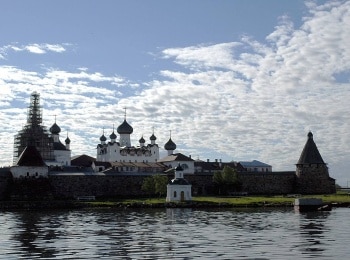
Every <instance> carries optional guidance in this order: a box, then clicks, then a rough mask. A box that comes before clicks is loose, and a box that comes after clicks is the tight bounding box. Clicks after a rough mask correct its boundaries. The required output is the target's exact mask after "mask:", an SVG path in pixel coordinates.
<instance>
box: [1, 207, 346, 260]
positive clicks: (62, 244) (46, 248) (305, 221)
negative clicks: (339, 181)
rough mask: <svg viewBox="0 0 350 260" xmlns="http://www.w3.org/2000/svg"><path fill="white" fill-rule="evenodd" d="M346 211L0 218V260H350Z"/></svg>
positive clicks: (105, 212)
mask: <svg viewBox="0 0 350 260" xmlns="http://www.w3.org/2000/svg"><path fill="white" fill-rule="evenodd" d="M349 214H350V209H349V208H336V209H333V210H332V211H331V212H316V213H308V214H306V213H303V214H300V213H296V212H294V211H293V209H291V208H288V209H268V210H266V209H241V210H238V209H230V210H228V209H220V210H210V209H209V210H208V209H207V210H202V209H201V210H193V209H138V210H134V209H128V210H122V209H120V210H117V209H91V210H67V211H49V212H42V211H39V212H24V211H23V212H0V237H1V241H0V259H52V258H58V259H97V258H98V259H196V258H197V259H307V258H314V259H316V258H317V259H320V258H323V259H349V255H350V232H349Z"/></svg>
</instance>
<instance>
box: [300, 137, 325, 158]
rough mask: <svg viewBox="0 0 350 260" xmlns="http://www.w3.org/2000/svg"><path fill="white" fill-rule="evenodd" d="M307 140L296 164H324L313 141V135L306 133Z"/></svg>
mask: <svg viewBox="0 0 350 260" xmlns="http://www.w3.org/2000/svg"><path fill="white" fill-rule="evenodd" d="M307 136H308V139H307V141H306V144H305V146H304V149H303V151H302V153H301V155H300V158H299V161H298V163H297V164H325V163H324V161H323V159H322V156H321V154H320V152H319V151H318V149H317V146H316V144H315V142H314V139H313V134H312V133H311V132H309V133H308V135H307Z"/></svg>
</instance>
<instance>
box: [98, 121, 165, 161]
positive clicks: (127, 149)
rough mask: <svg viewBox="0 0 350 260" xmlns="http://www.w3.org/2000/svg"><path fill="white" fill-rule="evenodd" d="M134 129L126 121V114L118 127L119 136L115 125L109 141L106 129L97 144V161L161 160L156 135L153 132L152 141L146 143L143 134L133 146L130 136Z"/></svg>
mask: <svg viewBox="0 0 350 260" xmlns="http://www.w3.org/2000/svg"><path fill="white" fill-rule="evenodd" d="M133 131H134V129H133V128H132V126H131V125H130V124H129V123H128V122H127V121H126V116H125V118H124V121H123V123H122V124H121V125H119V126H118V128H117V133H118V134H119V139H118V136H117V135H116V134H115V132H114V127H113V131H112V133H111V135H110V136H109V138H110V140H109V141H107V138H106V136H105V135H104V131H103V134H102V136H101V137H100V143H99V144H98V145H97V155H96V161H100V162H146V163H148V162H157V161H158V160H159V147H158V144H156V140H157V138H156V136H155V135H154V133H152V135H151V137H150V138H149V139H150V143H148V144H146V140H145V139H144V138H143V136H142V137H141V138H140V140H139V144H138V145H136V146H133V145H132V144H131V141H130V136H131V134H132V133H133Z"/></svg>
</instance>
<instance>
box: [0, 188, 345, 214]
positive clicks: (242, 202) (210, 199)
mask: <svg viewBox="0 0 350 260" xmlns="http://www.w3.org/2000/svg"><path fill="white" fill-rule="evenodd" d="M295 197H298V198H320V199H322V200H323V202H324V203H325V204H332V206H333V207H350V195H349V194H348V193H342V192H338V193H337V194H330V195H307V196H242V197H228V196H226V197H224V196H221V197H215V196H202V197H193V199H192V201H188V202H179V203H175V202H166V201H165V198H164V197H162V198H137V199H110V200H108V199H104V200H95V201H76V200H35V201H0V210H48V209H81V208H123V209H125V208H259V207H292V206H293V202H294V200H295Z"/></svg>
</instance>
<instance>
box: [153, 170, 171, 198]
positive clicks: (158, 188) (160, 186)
mask: <svg viewBox="0 0 350 260" xmlns="http://www.w3.org/2000/svg"><path fill="white" fill-rule="evenodd" d="M153 180H154V186H155V193H156V194H159V197H161V196H162V195H165V194H166V192H167V184H168V177H166V176H164V175H159V174H157V175H153Z"/></svg>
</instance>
